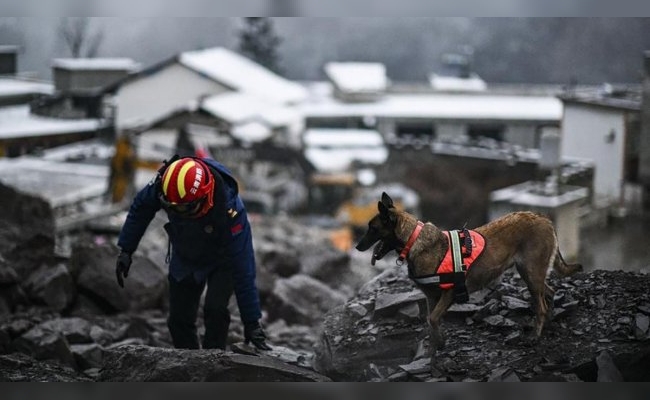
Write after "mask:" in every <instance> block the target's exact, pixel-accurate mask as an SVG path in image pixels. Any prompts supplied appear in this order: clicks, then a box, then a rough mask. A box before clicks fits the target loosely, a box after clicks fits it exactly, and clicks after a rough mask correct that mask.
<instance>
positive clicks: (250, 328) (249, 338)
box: [244, 321, 271, 350]
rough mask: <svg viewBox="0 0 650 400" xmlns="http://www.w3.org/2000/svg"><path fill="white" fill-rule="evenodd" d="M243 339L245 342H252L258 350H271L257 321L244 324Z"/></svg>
mask: <svg viewBox="0 0 650 400" xmlns="http://www.w3.org/2000/svg"><path fill="white" fill-rule="evenodd" d="M244 340H245V343H246V344H248V343H249V342H250V343H253V345H254V346H255V347H257V348H258V349H259V350H271V347H269V345H268V344H266V333H264V329H262V327H261V326H260V324H259V322H257V321H255V322H249V323H246V324H244Z"/></svg>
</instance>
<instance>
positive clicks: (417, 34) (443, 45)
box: [0, 17, 650, 83]
mask: <svg viewBox="0 0 650 400" xmlns="http://www.w3.org/2000/svg"><path fill="white" fill-rule="evenodd" d="M273 20H274V23H275V28H276V32H277V33H278V35H279V36H280V37H281V38H282V44H281V45H280V48H279V55H280V57H281V60H280V66H281V68H282V70H283V72H284V75H285V76H287V77H288V78H291V79H297V80H313V79H322V78H323V73H322V67H323V65H324V63H325V62H327V61H373V62H382V63H384V64H385V65H386V68H387V72H388V75H389V77H390V78H391V79H392V80H394V81H421V82H426V79H427V75H428V73H430V72H432V71H433V70H435V69H437V68H438V67H439V61H440V56H441V54H442V53H443V52H446V51H455V50H458V49H459V48H460V46H463V45H470V46H472V47H473V48H474V51H475V57H474V66H475V70H476V71H477V72H478V73H479V74H480V75H481V76H482V77H483V78H484V79H485V80H487V81H488V82H532V83H567V82H569V81H578V82H579V83H603V82H611V83H617V82H639V81H640V79H641V74H642V65H643V64H642V63H643V51H644V50H648V49H650V19H648V18H636V19H635V18H466V17H459V18H451V17H439V18H414V17H391V18H366V17H353V18H352V17H351V18H273ZM60 24H61V19H60V18H59V17H51V18H45V17H3V18H0V45H2V44H18V45H20V46H21V48H22V51H21V54H20V56H19V69H20V70H21V71H35V72H36V73H37V74H38V77H40V78H43V79H49V78H50V64H51V59H52V58H55V57H68V56H69V52H68V51H67V49H66V47H65V46H64V44H63V41H62V39H61V37H60V34H59V33H58V27H59V25H60ZM240 24H241V19H240V18H233V17H223V18H172V17H158V18H151V17H147V18H144V17H128V18H127V17H119V18H117V17H116V18H110V17H92V18H91V24H90V30H91V32H99V31H101V32H102V34H103V40H102V43H101V45H100V48H99V54H98V56H100V57H129V58H132V59H134V60H135V61H137V62H140V63H141V64H142V65H144V66H149V65H152V64H155V63H158V62H160V61H162V60H165V59H167V58H169V57H172V56H174V55H176V54H178V53H180V52H183V51H188V50H194V49H200V48H206V47H213V46H224V47H228V48H231V49H235V50H236V48H237V43H238V40H237V31H238V29H239V27H240Z"/></svg>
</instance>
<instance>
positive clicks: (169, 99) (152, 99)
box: [114, 63, 230, 131]
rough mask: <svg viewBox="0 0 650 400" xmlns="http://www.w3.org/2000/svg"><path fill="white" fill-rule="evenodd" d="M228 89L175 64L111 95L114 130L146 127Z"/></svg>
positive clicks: (128, 84) (128, 83)
mask: <svg viewBox="0 0 650 400" xmlns="http://www.w3.org/2000/svg"><path fill="white" fill-rule="evenodd" d="M229 90H230V89H228V88H226V87H224V86H222V85H220V84H218V83H216V82H214V81H213V80H211V79H208V78H206V77H203V76H201V75H199V74H197V73H195V72H194V71H191V70H189V69H187V68H185V67H183V66H181V65H179V64H176V63H175V64H172V65H169V66H167V67H164V68H163V69H161V70H159V71H157V72H155V73H152V74H150V75H148V76H144V77H138V78H136V79H134V80H132V81H130V82H127V83H126V84H124V85H123V86H122V87H120V89H119V91H118V92H117V94H116V95H115V98H114V103H115V106H116V120H115V126H116V128H117V130H118V131H121V130H123V129H125V128H133V127H136V126H138V125H141V124H147V123H149V122H151V121H152V120H155V119H158V118H160V117H162V116H165V115H167V114H169V113H170V112H172V111H174V110H177V109H179V108H181V107H187V106H189V105H190V104H191V102H193V101H196V100H198V99H199V98H200V97H202V96H209V95H214V94H218V93H223V92H225V91H229Z"/></svg>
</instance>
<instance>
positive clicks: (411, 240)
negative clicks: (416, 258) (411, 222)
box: [398, 221, 424, 261]
mask: <svg viewBox="0 0 650 400" xmlns="http://www.w3.org/2000/svg"><path fill="white" fill-rule="evenodd" d="M422 227H424V222H422V221H418V223H417V225H416V226H415V229H413V232H411V236H409V240H407V241H406V245H404V248H403V249H402V252H401V253H399V257H398V260H399V261H404V259H405V258H406V256H407V255H408V254H409V251H411V247H412V246H413V243H415V241H416V240H417V238H418V236H420V232H421V231H422Z"/></svg>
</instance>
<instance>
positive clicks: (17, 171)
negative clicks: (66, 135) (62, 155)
mask: <svg viewBox="0 0 650 400" xmlns="http://www.w3.org/2000/svg"><path fill="white" fill-rule="evenodd" d="M80 165H82V164H77V163H62V162H53V161H44V160H39V159H35V158H31V157H19V158H11V159H8V158H0V182H2V183H3V184H5V185H8V186H11V187H13V188H15V189H17V190H19V191H21V192H24V193H27V194H31V195H34V196H38V197H40V198H43V199H45V200H47V201H48V202H49V203H50V204H51V205H52V207H58V206H61V205H65V204H71V203H76V202H78V201H81V200H84V199H89V198H94V197H99V196H101V195H102V194H103V193H105V192H106V188H107V186H108V173H109V171H108V167H107V166H105V165H89V164H83V168H80Z"/></svg>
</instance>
